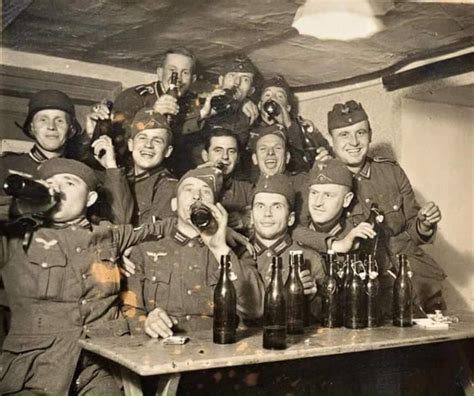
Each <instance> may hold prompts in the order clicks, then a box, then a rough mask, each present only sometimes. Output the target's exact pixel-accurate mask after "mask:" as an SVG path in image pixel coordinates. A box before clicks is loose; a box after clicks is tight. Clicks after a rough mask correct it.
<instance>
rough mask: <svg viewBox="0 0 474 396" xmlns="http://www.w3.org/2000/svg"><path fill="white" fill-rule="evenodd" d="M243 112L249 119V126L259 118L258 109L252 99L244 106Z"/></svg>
mask: <svg viewBox="0 0 474 396" xmlns="http://www.w3.org/2000/svg"><path fill="white" fill-rule="evenodd" d="M242 112H243V113H244V114H245V115H246V116H247V117H248V118H249V125H252V124H253V123H254V122H255V120H256V119H257V118H258V115H259V112H258V107H257V105H256V104H255V103H253V102H252V101H251V100H250V99H247V100H246V101H245V103H244V104H243V105H242Z"/></svg>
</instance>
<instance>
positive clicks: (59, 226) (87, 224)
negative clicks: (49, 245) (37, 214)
mask: <svg viewBox="0 0 474 396" xmlns="http://www.w3.org/2000/svg"><path fill="white" fill-rule="evenodd" d="M49 227H51V228H55V229H66V228H70V227H76V228H83V229H85V230H87V229H91V228H92V226H91V223H90V222H89V220H87V218H86V217H84V218H83V219H81V220H80V221H78V222H77V223H51V224H50V225H49Z"/></svg>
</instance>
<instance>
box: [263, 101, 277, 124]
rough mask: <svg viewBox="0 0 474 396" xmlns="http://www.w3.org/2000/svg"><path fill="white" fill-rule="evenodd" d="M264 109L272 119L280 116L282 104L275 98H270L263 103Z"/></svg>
mask: <svg viewBox="0 0 474 396" xmlns="http://www.w3.org/2000/svg"><path fill="white" fill-rule="evenodd" d="M262 107H263V111H264V112H265V113H267V115H268V117H269V118H270V119H273V120H274V119H275V117H278V116H279V115H280V112H281V111H280V105H279V104H278V103H277V102H275V101H274V100H272V99H270V100H267V101H266V102H265V103H264V104H263V106H262Z"/></svg>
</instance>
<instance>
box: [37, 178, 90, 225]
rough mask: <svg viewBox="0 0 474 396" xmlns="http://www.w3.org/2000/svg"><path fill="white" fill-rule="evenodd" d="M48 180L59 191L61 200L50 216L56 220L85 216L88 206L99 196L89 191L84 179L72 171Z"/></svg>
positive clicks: (75, 218) (66, 220)
mask: <svg viewBox="0 0 474 396" xmlns="http://www.w3.org/2000/svg"><path fill="white" fill-rule="evenodd" d="M46 182H47V183H48V184H49V185H50V186H54V187H55V189H56V190H58V191H59V196H60V201H59V203H58V204H57V205H56V206H55V207H54V208H53V209H52V210H51V212H50V216H49V217H50V219H51V220H53V221H55V222H59V223H66V222H69V221H74V220H77V219H80V218H81V217H83V216H85V213H86V209H87V207H88V206H90V205H92V204H93V203H94V201H95V198H96V196H97V195H96V193H95V192H91V193H90V192H89V188H88V187H87V184H86V183H85V182H84V180H82V179H81V178H80V177H78V176H76V175H72V174H70V173H59V174H57V175H54V176H52V177H50V178H49V179H47V180H46Z"/></svg>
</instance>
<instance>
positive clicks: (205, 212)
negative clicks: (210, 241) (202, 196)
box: [189, 201, 214, 230]
mask: <svg viewBox="0 0 474 396" xmlns="http://www.w3.org/2000/svg"><path fill="white" fill-rule="evenodd" d="M189 210H190V211H191V216H190V218H191V223H193V224H194V225H195V226H196V227H197V228H199V229H200V230H205V229H206V228H208V227H209V226H210V225H211V224H212V222H213V220H214V217H213V216H212V213H211V210H210V209H209V208H208V207H207V206H206V205H204V204H203V203H202V202H201V201H195V202H194V203H193V204H192V205H191V207H190V208H189Z"/></svg>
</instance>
